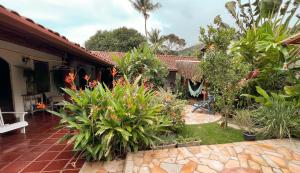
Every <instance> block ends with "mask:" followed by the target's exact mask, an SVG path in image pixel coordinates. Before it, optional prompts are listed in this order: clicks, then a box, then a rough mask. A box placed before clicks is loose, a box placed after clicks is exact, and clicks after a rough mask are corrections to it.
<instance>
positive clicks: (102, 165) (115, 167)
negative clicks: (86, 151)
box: [79, 160, 125, 173]
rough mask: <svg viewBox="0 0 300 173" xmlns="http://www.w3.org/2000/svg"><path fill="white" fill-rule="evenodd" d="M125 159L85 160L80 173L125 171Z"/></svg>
mask: <svg viewBox="0 0 300 173" xmlns="http://www.w3.org/2000/svg"><path fill="white" fill-rule="evenodd" d="M124 163H125V160H113V161H109V162H85V163H84V165H83V167H82V168H81V170H80V172H79V173H123V170H124Z"/></svg>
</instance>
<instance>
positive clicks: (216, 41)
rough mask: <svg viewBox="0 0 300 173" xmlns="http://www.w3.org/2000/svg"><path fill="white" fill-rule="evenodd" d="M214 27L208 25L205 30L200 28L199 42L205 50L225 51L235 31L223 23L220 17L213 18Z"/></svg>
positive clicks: (234, 35) (233, 37)
mask: <svg viewBox="0 0 300 173" xmlns="http://www.w3.org/2000/svg"><path fill="white" fill-rule="evenodd" d="M214 24H215V25H208V26H207V29H205V28H203V27H200V36H199V41H200V42H202V43H203V44H205V46H206V49H217V50H222V51H224V52H225V51H226V50H227V48H228V46H229V45H230V42H231V41H232V40H234V39H235V37H236V30H235V29H234V28H231V27H229V25H227V24H226V23H224V22H223V21H222V19H221V17H220V16H217V17H215V19H214Z"/></svg>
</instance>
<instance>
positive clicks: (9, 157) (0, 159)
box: [0, 152, 21, 163]
mask: <svg viewBox="0 0 300 173" xmlns="http://www.w3.org/2000/svg"><path fill="white" fill-rule="evenodd" d="M20 156H21V154H19V153H12V152H9V153H6V154H4V155H1V156H0V163H7V162H12V161H14V160H16V159H17V158H18V157H20Z"/></svg>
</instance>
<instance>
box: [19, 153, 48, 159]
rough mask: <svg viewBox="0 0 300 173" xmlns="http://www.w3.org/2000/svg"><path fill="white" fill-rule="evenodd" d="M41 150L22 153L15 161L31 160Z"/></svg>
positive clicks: (37, 155)
mask: <svg viewBox="0 0 300 173" xmlns="http://www.w3.org/2000/svg"><path fill="white" fill-rule="evenodd" d="M41 154H42V152H30V153H24V154H23V155H22V156H21V157H19V158H18V159H17V161H33V160H35V159H36V158H38V157H39V156H40V155H41Z"/></svg>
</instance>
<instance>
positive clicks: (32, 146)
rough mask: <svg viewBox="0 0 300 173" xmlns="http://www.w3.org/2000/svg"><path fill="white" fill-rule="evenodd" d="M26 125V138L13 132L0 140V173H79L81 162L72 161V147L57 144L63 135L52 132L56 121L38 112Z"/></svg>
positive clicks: (27, 119) (28, 117) (65, 144)
mask: <svg viewBox="0 0 300 173" xmlns="http://www.w3.org/2000/svg"><path fill="white" fill-rule="evenodd" d="M26 121H28V123H29V126H28V127H27V128H26V134H21V133H20V132H18V131H14V132H10V133H7V134H3V135H1V136H0V173H17V172H35V173H41V172H43V173H75V172H79V170H80V168H81V167H82V165H83V163H84V160H80V159H79V160H77V159H76V155H74V154H73V152H72V151H71V150H72V145H70V144H67V143H61V142H59V138H60V137H62V136H63V135H64V134H65V133H66V131H64V130H58V129H55V127H56V126H57V125H58V122H59V118H58V117H56V116H52V115H50V114H48V113H43V112H40V113H35V114H34V115H33V116H32V115H29V116H27V117H26ZM76 160H77V161H76Z"/></svg>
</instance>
